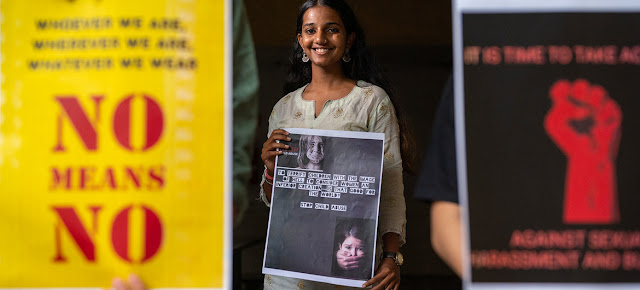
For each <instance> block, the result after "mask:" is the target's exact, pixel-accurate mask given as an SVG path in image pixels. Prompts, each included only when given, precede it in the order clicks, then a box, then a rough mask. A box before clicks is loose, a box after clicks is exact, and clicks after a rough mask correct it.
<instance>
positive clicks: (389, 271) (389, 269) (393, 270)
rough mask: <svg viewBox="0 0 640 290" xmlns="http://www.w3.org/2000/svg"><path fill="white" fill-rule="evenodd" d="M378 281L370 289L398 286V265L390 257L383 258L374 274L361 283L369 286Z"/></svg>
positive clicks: (390, 288) (395, 289)
mask: <svg viewBox="0 0 640 290" xmlns="http://www.w3.org/2000/svg"><path fill="white" fill-rule="evenodd" d="M376 283H378V285H376V286H375V287H373V289H372V290H382V289H385V290H398V288H400V266H398V265H396V262H395V261H394V260H393V259H391V258H384V259H382V262H381V263H380V266H378V269H377V270H376V275H375V276H373V278H371V280H369V281H367V282H365V283H364V284H362V287H363V288H364V287H369V286H371V285H374V284H376Z"/></svg>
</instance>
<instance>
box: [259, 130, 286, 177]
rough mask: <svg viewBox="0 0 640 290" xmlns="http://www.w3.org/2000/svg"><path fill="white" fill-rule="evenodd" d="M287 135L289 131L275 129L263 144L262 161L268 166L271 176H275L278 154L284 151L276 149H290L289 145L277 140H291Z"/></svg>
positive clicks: (268, 172)
mask: <svg viewBox="0 0 640 290" xmlns="http://www.w3.org/2000/svg"><path fill="white" fill-rule="evenodd" d="M287 135H289V132H287V131H285V130H282V129H276V130H273V132H271V136H269V139H267V141H266V142H264V144H262V154H261V155H260V158H262V162H263V163H264V165H265V166H266V167H267V174H269V175H270V176H273V170H274V168H275V165H276V156H277V155H280V154H282V151H276V149H289V145H286V144H283V143H278V142H276V141H277V140H280V141H291V138H289V136H287Z"/></svg>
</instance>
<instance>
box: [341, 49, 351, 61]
mask: <svg viewBox="0 0 640 290" xmlns="http://www.w3.org/2000/svg"><path fill="white" fill-rule="evenodd" d="M342 61H344V62H350V61H351V55H350V54H349V50H348V49H347V51H345V52H344V55H343V56H342Z"/></svg>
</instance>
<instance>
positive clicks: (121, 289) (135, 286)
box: [111, 274, 147, 290]
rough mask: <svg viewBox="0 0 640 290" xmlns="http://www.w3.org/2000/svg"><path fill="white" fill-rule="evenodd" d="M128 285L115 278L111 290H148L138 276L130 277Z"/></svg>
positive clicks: (132, 275)
mask: <svg viewBox="0 0 640 290" xmlns="http://www.w3.org/2000/svg"><path fill="white" fill-rule="evenodd" d="M128 280H129V281H128V283H127V282H125V281H123V280H122V279H120V278H119V277H116V278H113V281H111V288H112V289H115V290H147V288H146V287H145V286H144V283H142V280H140V278H139V277H138V276H136V274H131V275H129V279H128Z"/></svg>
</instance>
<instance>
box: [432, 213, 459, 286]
mask: <svg viewBox="0 0 640 290" xmlns="http://www.w3.org/2000/svg"><path fill="white" fill-rule="evenodd" d="M461 226H462V225H461V223H460V206H459V205H458V204H457V203H453V202H449V201H434V202H433V203H432V204H431V245H432V246H433V249H434V251H435V252H436V254H438V256H440V258H441V259H442V260H444V262H445V263H447V265H449V267H451V269H452V270H453V271H454V272H455V273H456V274H457V275H458V277H462V240H461V238H462V237H461Z"/></svg>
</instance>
